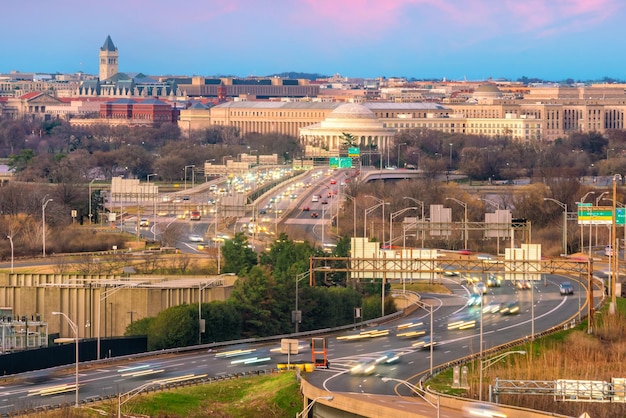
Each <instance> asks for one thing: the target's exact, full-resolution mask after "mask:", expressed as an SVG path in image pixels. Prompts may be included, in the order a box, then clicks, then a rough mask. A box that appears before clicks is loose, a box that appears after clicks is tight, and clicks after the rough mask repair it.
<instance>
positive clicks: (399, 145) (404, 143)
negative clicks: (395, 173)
mask: <svg viewBox="0 0 626 418" xmlns="http://www.w3.org/2000/svg"><path fill="white" fill-rule="evenodd" d="M402 145H407V143H406V142H403V143H401V144H398V165H397V167H398V168H400V147H401V146H402Z"/></svg>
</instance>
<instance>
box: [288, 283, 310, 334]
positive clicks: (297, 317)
mask: <svg viewBox="0 0 626 418" xmlns="http://www.w3.org/2000/svg"><path fill="white" fill-rule="evenodd" d="M308 275H309V272H308V271H305V272H304V273H300V274H298V275H297V276H296V309H295V310H294V311H293V314H292V321H293V322H294V323H295V326H296V334H297V333H298V332H300V322H301V321H302V312H301V311H300V310H299V309H300V308H299V307H298V300H299V297H300V292H299V291H298V283H299V282H300V280H302V279H304V278H306V277H307V276H308Z"/></svg>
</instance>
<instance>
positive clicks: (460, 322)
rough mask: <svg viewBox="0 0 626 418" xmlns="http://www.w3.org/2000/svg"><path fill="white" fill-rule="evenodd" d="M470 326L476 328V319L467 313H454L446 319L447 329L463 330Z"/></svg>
mask: <svg viewBox="0 0 626 418" xmlns="http://www.w3.org/2000/svg"><path fill="white" fill-rule="evenodd" d="M470 328H476V319H475V318H474V317H473V316H472V315H470V314H469V313H461V314H456V315H453V316H451V317H450V319H449V320H448V329H449V330H453V329H458V330H464V329H470Z"/></svg>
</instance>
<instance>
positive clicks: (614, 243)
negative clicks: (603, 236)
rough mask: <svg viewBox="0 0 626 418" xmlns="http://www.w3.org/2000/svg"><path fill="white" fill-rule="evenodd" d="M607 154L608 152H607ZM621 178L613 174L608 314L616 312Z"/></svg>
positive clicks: (619, 175)
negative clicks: (617, 220)
mask: <svg viewBox="0 0 626 418" xmlns="http://www.w3.org/2000/svg"><path fill="white" fill-rule="evenodd" d="M607 155H608V154H607ZM618 179H619V180H622V175H621V174H615V175H614V176H613V219H612V222H611V254H612V255H613V268H612V269H611V270H612V271H613V275H612V276H611V304H610V305H609V314H611V315H615V312H616V307H617V305H616V302H617V301H616V296H615V288H616V286H615V282H616V281H617V278H618V277H619V270H618V268H617V267H618V263H617V260H618V259H619V246H618V245H617V243H618V242H619V240H618V239H617V236H616V235H617V231H616V229H615V228H616V225H615V224H616V218H615V211H616V210H617V180H618Z"/></svg>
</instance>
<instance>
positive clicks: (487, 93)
mask: <svg viewBox="0 0 626 418" xmlns="http://www.w3.org/2000/svg"><path fill="white" fill-rule="evenodd" d="M472 97H474V98H475V99H493V98H497V97H502V92H501V91H500V89H499V88H498V86H496V85H495V84H491V83H487V84H483V85H481V86H478V87H477V88H476V90H474V94H473V95H472Z"/></svg>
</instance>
